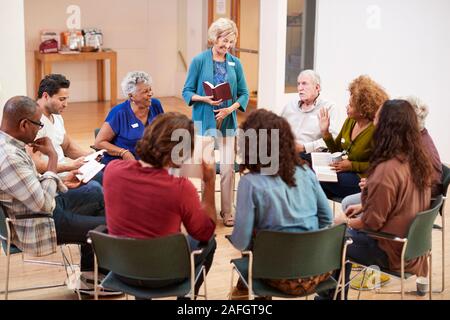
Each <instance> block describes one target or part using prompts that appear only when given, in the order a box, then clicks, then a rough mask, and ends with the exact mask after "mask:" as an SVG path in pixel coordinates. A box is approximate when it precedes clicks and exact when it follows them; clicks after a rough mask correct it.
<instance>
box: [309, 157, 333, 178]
mask: <svg viewBox="0 0 450 320" xmlns="http://www.w3.org/2000/svg"><path fill="white" fill-rule="evenodd" d="M333 155H334V154H333ZM333 155H332V154H331V153H329V152H312V153H311V160H312V166H313V169H314V172H315V173H316V176H317V179H318V180H319V181H323V182H338V178H337V173H336V171H334V170H333V169H332V168H331V167H330V164H331V163H332V159H333Z"/></svg>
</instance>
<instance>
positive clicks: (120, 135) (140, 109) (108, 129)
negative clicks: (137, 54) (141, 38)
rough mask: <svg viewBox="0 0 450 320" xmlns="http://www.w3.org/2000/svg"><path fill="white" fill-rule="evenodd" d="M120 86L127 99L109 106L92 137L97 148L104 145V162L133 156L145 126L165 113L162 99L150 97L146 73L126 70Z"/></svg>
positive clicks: (132, 157)
mask: <svg viewBox="0 0 450 320" xmlns="http://www.w3.org/2000/svg"><path fill="white" fill-rule="evenodd" d="M121 87H122V92H123V94H124V95H125V96H126V97H127V98H128V99H127V100H126V101H125V102H123V103H121V104H119V105H117V106H115V107H114V108H112V109H111V111H110V112H109V114H108V116H107V117H106V120H105V122H104V123H103V125H102V127H101V129H100V131H99V133H98V135H97V137H96V139H95V147H96V148H98V149H106V153H105V155H104V157H103V160H102V162H103V163H104V164H108V163H109V162H111V161H112V160H115V159H123V160H134V159H136V152H135V148H136V143H137V141H138V140H139V139H141V138H142V135H143V134H144V130H145V127H147V125H149V124H150V123H151V122H152V121H153V119H154V118H155V117H156V116H157V115H159V114H161V113H164V110H163V107H162V105H161V102H160V101H159V100H158V99H155V98H152V96H153V90H152V78H151V77H150V75H149V74H148V73H146V72H143V71H133V72H129V73H128V74H127V75H126V76H125V78H123V80H122V83H121Z"/></svg>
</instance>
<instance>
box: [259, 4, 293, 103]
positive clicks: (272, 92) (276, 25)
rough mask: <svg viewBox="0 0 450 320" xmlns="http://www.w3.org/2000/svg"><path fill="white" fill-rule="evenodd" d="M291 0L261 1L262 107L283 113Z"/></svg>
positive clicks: (260, 90) (260, 99)
mask: <svg viewBox="0 0 450 320" xmlns="http://www.w3.org/2000/svg"><path fill="white" fill-rule="evenodd" d="M286 14H287V0H261V3H260V19H261V24H260V36H259V40H260V42H259V85H258V108H266V109H269V110H273V111H274V112H281V109H282V108H283V105H284V102H283V100H284V99H285V97H284V96H285V95H284V74H285V70H284V68H285V67H284V66H285V61H286V57H285V53H286Z"/></svg>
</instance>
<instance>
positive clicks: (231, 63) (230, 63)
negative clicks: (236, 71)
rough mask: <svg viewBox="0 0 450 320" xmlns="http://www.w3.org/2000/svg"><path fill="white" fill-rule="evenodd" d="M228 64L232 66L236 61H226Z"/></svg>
mask: <svg viewBox="0 0 450 320" xmlns="http://www.w3.org/2000/svg"><path fill="white" fill-rule="evenodd" d="M228 65H229V66H231V67H234V66H235V65H236V62H233V61H228Z"/></svg>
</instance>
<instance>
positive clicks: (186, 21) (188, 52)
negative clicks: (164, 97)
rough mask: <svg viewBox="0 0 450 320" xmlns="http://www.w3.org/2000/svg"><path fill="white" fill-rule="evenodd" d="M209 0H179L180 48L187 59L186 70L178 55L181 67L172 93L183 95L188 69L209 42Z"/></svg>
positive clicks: (178, 95)
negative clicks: (207, 35) (207, 36)
mask: <svg viewBox="0 0 450 320" xmlns="http://www.w3.org/2000/svg"><path fill="white" fill-rule="evenodd" d="M206 1H207V0H178V5H179V10H178V17H179V18H178V21H177V22H178V50H179V51H180V52H181V54H182V55H183V57H184V59H185V61H186V66H187V68H186V70H185V69H184V66H182V63H181V61H180V57H179V56H178V63H179V65H180V66H179V67H178V69H177V74H176V75H175V88H174V92H173V93H172V94H171V95H175V96H177V97H181V92H182V90H183V87H184V82H185V80H186V74H187V69H189V66H190V64H191V61H192V59H193V58H194V57H195V56H196V55H198V54H199V53H200V52H202V51H203V50H205V48H206V44H207V38H206V34H207V29H208V26H207V19H208V10H207V6H206Z"/></svg>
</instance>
